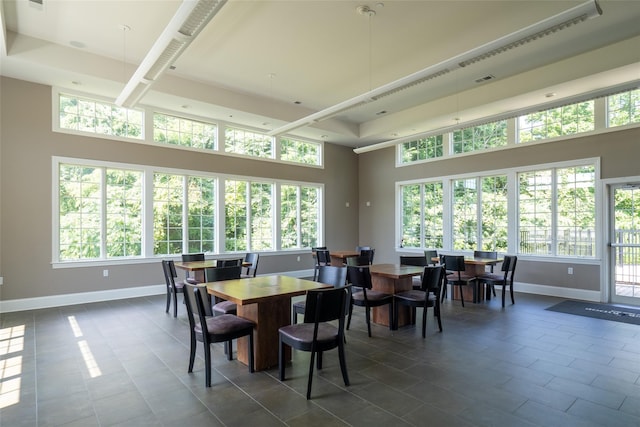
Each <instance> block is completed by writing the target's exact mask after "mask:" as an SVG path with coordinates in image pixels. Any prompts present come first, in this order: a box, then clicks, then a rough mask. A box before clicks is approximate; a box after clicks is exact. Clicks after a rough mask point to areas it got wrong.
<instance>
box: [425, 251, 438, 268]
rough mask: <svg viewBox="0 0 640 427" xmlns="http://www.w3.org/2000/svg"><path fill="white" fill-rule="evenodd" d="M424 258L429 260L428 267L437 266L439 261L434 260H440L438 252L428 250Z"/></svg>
mask: <svg viewBox="0 0 640 427" xmlns="http://www.w3.org/2000/svg"><path fill="white" fill-rule="evenodd" d="M424 257H425V258H426V259H427V265H436V264H437V263H438V261H434V260H433V259H434V258H438V251H432V250H426V251H424Z"/></svg>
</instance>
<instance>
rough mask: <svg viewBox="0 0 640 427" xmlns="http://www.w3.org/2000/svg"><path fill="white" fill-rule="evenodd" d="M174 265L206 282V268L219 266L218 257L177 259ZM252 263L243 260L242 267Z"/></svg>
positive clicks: (199, 280)
mask: <svg viewBox="0 0 640 427" xmlns="http://www.w3.org/2000/svg"><path fill="white" fill-rule="evenodd" d="M173 265H174V266H175V267H176V268H179V269H180V270H185V272H187V275H189V273H193V275H194V279H196V280H197V281H198V282H204V281H205V278H204V270H206V269H207V268H217V267H218V260H217V259H206V260H204V261H175V262H174V263H173ZM250 266H251V263H250V262H246V261H244V260H243V261H242V267H243V268H244V267H250Z"/></svg>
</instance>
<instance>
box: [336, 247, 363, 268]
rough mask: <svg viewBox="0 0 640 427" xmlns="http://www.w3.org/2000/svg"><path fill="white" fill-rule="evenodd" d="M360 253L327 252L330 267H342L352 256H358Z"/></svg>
mask: <svg viewBox="0 0 640 427" xmlns="http://www.w3.org/2000/svg"><path fill="white" fill-rule="evenodd" d="M359 255H360V252H356V251H329V256H330V257H331V265H335V266H337V267H342V266H343V265H345V264H346V263H347V258H349V257H352V256H359Z"/></svg>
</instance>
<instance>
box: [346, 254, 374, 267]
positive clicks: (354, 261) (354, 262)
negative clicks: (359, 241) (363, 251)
mask: <svg viewBox="0 0 640 427" xmlns="http://www.w3.org/2000/svg"><path fill="white" fill-rule="evenodd" d="M359 265H369V257H368V256H360V255H357V256H350V257H347V266H359Z"/></svg>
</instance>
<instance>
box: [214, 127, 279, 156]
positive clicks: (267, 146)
mask: <svg viewBox="0 0 640 427" xmlns="http://www.w3.org/2000/svg"><path fill="white" fill-rule="evenodd" d="M224 150H225V151H226V152H227V153H236V154H245V155H247V156H254V157H264V158H269V159H272V158H274V150H273V137H271V136H269V135H265V134H262V133H257V132H250V131H248V130H244V129H237V128H231V127H228V128H226V129H225V144H224Z"/></svg>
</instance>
